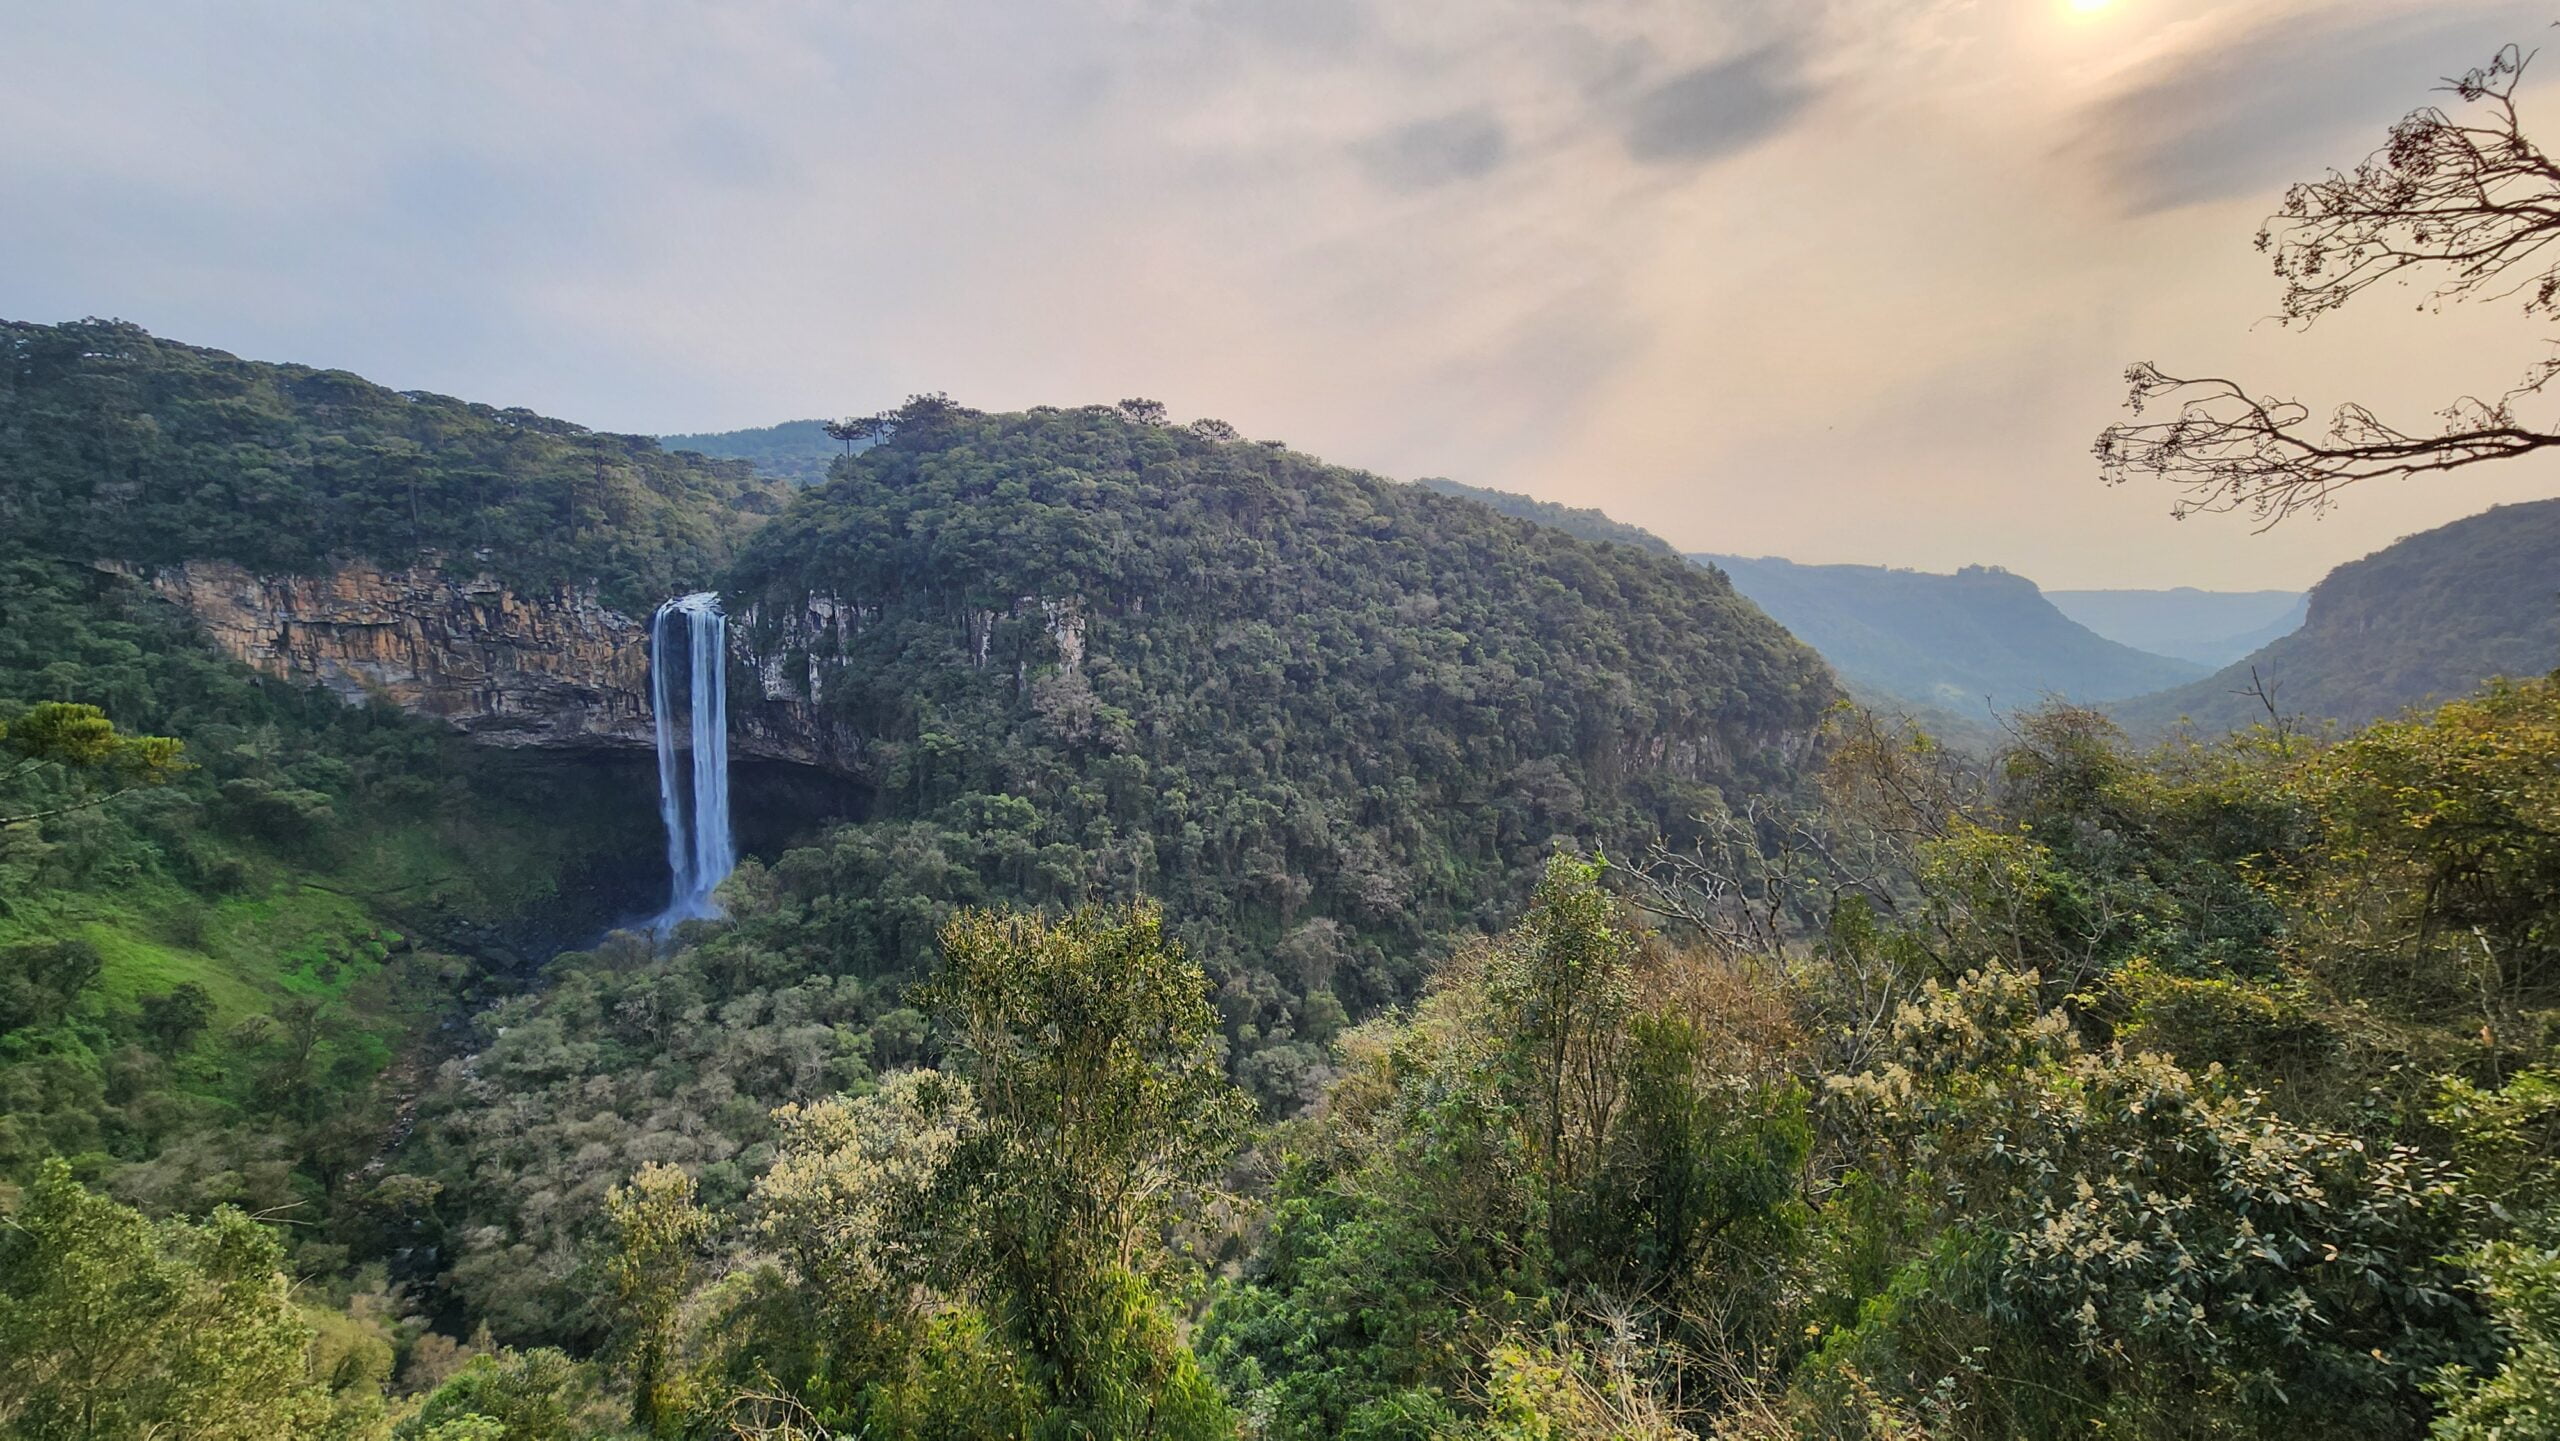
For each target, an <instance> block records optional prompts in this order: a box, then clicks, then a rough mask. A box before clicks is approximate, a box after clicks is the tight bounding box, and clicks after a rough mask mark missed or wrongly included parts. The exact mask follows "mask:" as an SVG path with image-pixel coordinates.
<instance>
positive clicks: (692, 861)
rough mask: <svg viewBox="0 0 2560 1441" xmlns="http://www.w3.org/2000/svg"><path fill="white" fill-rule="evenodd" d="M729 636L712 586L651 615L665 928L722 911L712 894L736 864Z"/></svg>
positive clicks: (661, 924) (658, 924) (657, 925)
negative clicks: (680, 730)
mask: <svg viewBox="0 0 2560 1441" xmlns="http://www.w3.org/2000/svg"><path fill="white" fill-rule="evenodd" d="M679 633H681V640H680V641H679ZM728 638H729V619H728V617H727V616H724V615H722V614H721V613H720V597H719V595H718V594H717V593H716V592H713V591H700V592H697V593H695V594H693V595H688V596H683V597H680V598H678V599H676V600H671V601H668V602H667V603H666V604H665V605H662V606H660V607H658V613H657V615H656V616H654V617H652V618H651V620H650V622H649V708H650V711H651V718H652V721H653V723H654V725H655V727H656V731H657V741H658V815H659V818H660V819H661V820H663V821H665V822H666V827H667V873H668V882H669V896H668V901H667V908H666V910H665V911H664V912H662V913H661V914H660V915H659V916H658V918H657V920H656V921H655V922H654V923H653V928H654V929H656V930H658V931H662V932H663V931H670V930H673V929H675V927H676V924H677V923H678V922H680V921H690V920H701V919H705V918H707V917H712V916H717V915H719V914H720V905H719V903H718V902H717V901H714V900H713V899H712V898H711V893H712V892H713V891H714V890H716V889H718V888H719V885H720V883H721V882H722V881H724V880H727V879H728V878H729V872H730V871H732V870H734V869H736V867H737V864H738V848H737V842H736V841H735V840H734V839H733V838H732V837H731V835H730V833H729V673H728V666H727V664H726V661H727V657H728V650H729V647H728ZM679 649H680V650H681V652H682V654H683V660H684V668H685V670H686V671H687V672H689V674H690V675H691V678H692V681H691V685H690V686H689V687H688V694H687V696H686V700H687V702H688V704H687V706H686V712H687V717H686V718H687V719H688V720H689V722H690V733H689V735H688V736H687V744H686V745H685V746H683V747H682V748H681V750H680V749H679V747H678V746H677V743H676V720H677V717H676V714H675V711H676V662H677V652H678V651H679ZM688 771H689V772H690V777H689V778H690V780H691V782H692V783H691V785H690V786H689V787H688V786H687V785H686V784H685V782H686V780H687V779H688V777H687V775H686V772H688ZM688 791H689V792H690V794H688Z"/></svg>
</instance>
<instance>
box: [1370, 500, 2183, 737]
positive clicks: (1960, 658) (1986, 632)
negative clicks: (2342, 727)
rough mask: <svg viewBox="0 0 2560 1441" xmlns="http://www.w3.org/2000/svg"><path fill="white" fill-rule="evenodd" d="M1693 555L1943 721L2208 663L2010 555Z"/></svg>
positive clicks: (1967, 722) (1632, 534)
mask: <svg viewBox="0 0 2560 1441" xmlns="http://www.w3.org/2000/svg"><path fill="white" fill-rule="evenodd" d="M1414 484H1416V485H1419V486H1421V487H1423V488H1424V489H1427V490H1434V491H1438V492H1439V493H1441V494H1443V495H1453V496H1458V497H1461V498H1463V499H1467V500H1473V501H1478V502H1481V503H1482V504H1485V505H1488V506H1491V507H1492V508H1493V509H1495V510H1498V511H1501V512H1502V513H1503V514H1505V515H1511V516H1516V517H1518V518H1520V519H1522V520H1527V521H1532V522H1535V523H1537V524H1539V525H1544V526H1549V527H1552V528H1554V529H1556V530H1561V531H1564V532H1565V533H1567V534H1569V535H1574V536H1579V537H1581V538H1582V539H1584V540H1597V541H1608V542H1612V543H1614V544H1618V545H1624V546H1629V547H1632V548H1634V549H1636V550H1641V551H1645V552H1647V553H1649V554H1655V555H1676V554H1679V552H1678V551H1677V550H1676V549H1675V548H1674V547H1673V546H1672V545H1671V544H1670V542H1668V541H1666V540H1664V539H1663V538H1662V537H1660V536H1658V535H1655V534H1654V533H1653V532H1651V531H1649V530H1645V529H1643V528H1642V527H1639V526H1633V525H1629V524H1627V523H1626V522H1624V521H1620V520H1616V519H1612V518H1611V517H1610V516H1608V515H1607V514H1605V513H1603V512H1601V511H1599V510H1595V509H1590V508H1588V507H1575V506H1564V505H1558V504H1556V503H1555V502H1553V501H1545V500H1538V499H1536V498H1534V497H1531V496H1525V495H1516V494H1513V493H1511V492H1508V491H1500V490H1487V489H1484V488H1483V487H1480V486H1473V485H1465V484H1462V483H1460V482H1458V481H1454V480H1448V479H1444V478H1441V477H1438V476H1433V477H1430V478H1427V479H1423V480H1418V481H1415V482H1414ZM1688 559H1689V560H1691V561H1693V562H1695V563H1697V564H1700V565H1704V566H1707V567H1708V568H1710V569H1714V570H1718V571H1721V572H1722V573H1723V574H1724V575H1725V576H1726V577H1727V578H1728V579H1730V580H1731V581H1732V582H1733V586H1734V589H1735V590H1737V591H1739V592H1740V593H1741V594H1742V595H1743V596H1744V597H1745V598H1746V599H1748V600H1750V601H1751V602H1752V603H1753V604H1755V605H1757V606H1759V607H1760V608H1761V609H1762V610H1764V611H1766V612H1768V613H1769V616H1770V618H1771V619H1774V620H1776V621H1777V622H1778V623H1779V624H1780V625H1783V626H1785V627H1786V628H1787V629H1788V630H1790V631H1792V632H1794V633H1795V635H1796V637H1797V638H1798V639H1800V640H1802V641H1803V642H1804V643H1805V644H1807V645H1809V646H1812V647H1813V648H1814V649H1815V650H1816V651H1818V652H1820V653H1821V655H1822V657H1823V658H1824V659H1825V660H1828V661H1829V662H1830V663H1831V666H1832V668H1833V669H1834V670H1836V671H1837V672H1839V675H1840V678H1841V680H1842V681H1843V682H1844V683H1845V684H1846V685H1847V687H1848V689H1849V690H1850V692H1851V693H1852V694H1853V695H1855V696H1857V697H1858V698H1859V699H1860V700H1862V701H1865V702H1868V703H1871V704H1882V705H1903V706H1911V707H1916V708H1918V709H1919V710H1920V711H1921V712H1923V713H1924V719H1925V721H1926V723H1927V724H1929V725H1931V726H1932V727H1933V728H1935V729H1954V728H1965V729H1968V730H1970V729H1972V728H1979V727H1980V726H1982V725H1983V723H1984V722H1986V721H1987V720H1989V719H1990V716H1989V715H1988V714H1986V711H2008V710H2015V709H2018V708H2020V707H2023V706H2031V705H2036V704H2039V703H2041V702H2043V701H2046V700H2049V699H2052V698H2054V697H2056V696H2060V697H2063V698H2066V699H2070V700H2075V701H2085V702H2096V701H2104V700H2112V699H2116V698H2118V697H2122V696H2130V695H2139V694H2142V693H2143V692H2145V691H2149V690H2155V689H2158V688H2160V687H2163V686H2169V685H2175V684H2178V683H2179V682H2181V681H2184V680H2189V679H2193V678H2194V677H2196V676H2198V675H2200V674H2202V673H2203V672H2204V671H2205V670H2206V669H2207V667H2205V666H2203V665H2199V664H2196V663H2194V662H2191V661H2182V660H2178V659H2174V658H2172V657H2168V656H2163V655H2158V654H2153V653H2151V652H2148V651H2144V650H2141V649H2139V648H2137V647H2132V646H2127V645H2124V644H2122V643H2120V642H2117V641H2114V640H2110V639H2108V638H2107V637H2105V636H2102V635H2099V634H2097V633H2096V632H2095V631H2093V630H2091V629H2090V628H2088V627H2087V626H2085V625H2082V624H2080V623H2079V622H2077V621H2075V620H2073V619H2072V618H2071V617H2069V616H2066V615H2064V614H2063V613H2062V612H2061V611H2060V610H2058V609H2057V608H2056V607H2055V606H2054V605H2053V604H2051V603H2050V602H2049V601H2048V600H2047V599H2046V598H2045V596H2044V595H2043V594H2042V593H2041V592H2039V591H2038V590H2037V588H2036V585H2035V582H2033V581H2031V580H2028V579H2026V578H2025V577H2023V576H2019V575H2014V574H2012V573H2010V572H2008V571H2005V570H2001V569H1999V568H1997V567H1986V566H1969V567H1967V568H1965V569H1964V570H1962V571H1959V572H1957V573H1956V574H1954V575H1932V574H1929V573H1927V572H1924V571H1913V570H1892V569H1887V568H1885V567H1882V566H1866V565H1798V564H1796V563H1795V562H1793V561H1788V560H1781V559H1777V558H1775V557H1766V558H1753V557H1748V556H1730V555H1716V554H1711V553H1707V554H1697V555H1691V556H1689V557H1688Z"/></svg>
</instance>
